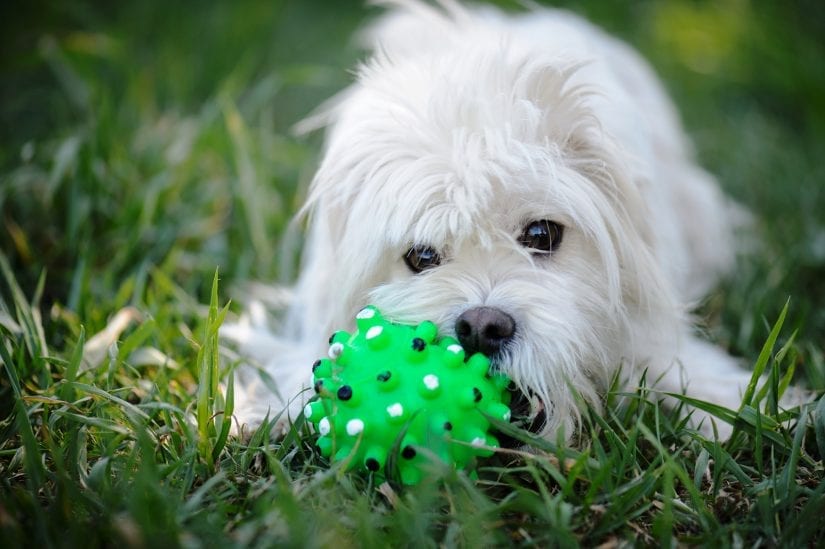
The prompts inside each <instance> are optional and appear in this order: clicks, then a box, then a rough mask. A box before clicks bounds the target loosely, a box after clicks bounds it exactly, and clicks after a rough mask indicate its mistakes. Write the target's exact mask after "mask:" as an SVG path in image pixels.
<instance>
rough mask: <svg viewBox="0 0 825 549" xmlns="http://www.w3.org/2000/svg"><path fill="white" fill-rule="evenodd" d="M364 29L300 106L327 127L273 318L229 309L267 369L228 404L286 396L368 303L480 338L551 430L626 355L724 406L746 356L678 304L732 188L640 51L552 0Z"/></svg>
mask: <svg viewBox="0 0 825 549" xmlns="http://www.w3.org/2000/svg"><path fill="white" fill-rule="evenodd" d="M368 34H369V37H370V39H371V43H372V48H373V51H374V55H373V57H372V59H371V60H370V61H368V62H367V63H366V64H365V65H364V66H362V67H361V68H360V70H359V71H358V78H357V81H356V83H355V84H353V85H352V86H351V87H350V88H349V89H347V90H346V91H345V92H343V93H342V94H341V95H340V96H339V97H338V98H336V99H335V100H334V101H332V102H331V104H330V105H329V106H327V108H325V109H324V112H322V113H321V114H320V115H318V116H316V117H314V118H313V119H312V120H311V121H310V122H309V125H315V126H326V127H327V128H328V130H327V144H326V150H325V154H324V157H323V161H322V162H321V165H320V168H319V169H318V172H317V175H316V176H315V178H314V180H313V182H312V185H311V188H310V190H309V196H308V199H307V202H306V206H305V207H304V210H303V212H302V213H303V214H308V216H309V220H310V224H309V235H308V240H307V242H306V248H305V257H304V263H303V268H302V271H301V274H300V278H299V280H298V283H297V287H296V291H295V294H294V299H293V301H292V302H291V305H290V309H289V313H288V315H287V316H286V321H285V324H284V325H285V326H286V328H276V329H274V330H273V329H272V326H271V322H270V321H269V320H268V319H266V318H265V315H264V314H263V313H262V312H261V309H260V308H256V307H252V309H251V312H250V314H248V315H246V316H245V318H243V319H242V320H241V321H240V322H239V323H237V324H235V325H232V326H227V327H226V328H225V329H224V335H225V336H228V337H230V338H232V339H234V340H236V341H238V342H240V344H241V348H242V351H243V352H244V353H246V355H247V356H250V357H252V358H254V359H255V360H257V361H258V362H259V363H260V364H261V365H262V368H263V370H264V371H265V372H266V373H267V374H268V377H269V378H270V381H269V382H268V383H264V382H263V381H262V380H261V379H259V378H258V376H257V374H254V373H253V375H250V372H249V371H247V372H245V373H243V376H244V377H243V379H242V380H241V381H242V383H241V386H242V390H241V391H240V394H239V395H238V402H237V408H236V414H237V417H238V418H239V420H240V422H242V423H248V424H253V425H254V424H255V423H258V422H260V421H261V420H262V419H263V418H264V417H265V416H266V415H267V414H269V415H270V417H274V416H276V415H277V414H278V413H280V412H282V411H283V410H284V408H285V407H287V405H289V407H288V410H287V412H288V413H285V414H283V415H282V416H281V418H282V421H281V426H283V425H284V421H285V420H286V419H287V418H292V419H294V418H295V417H297V414H298V413H299V412H300V410H301V408H302V406H303V404H304V402H305V401H306V399H308V398H309V397H310V396H311V395H312V391H311V390H310V391H304V392H303V393H302V390H305V389H308V388H309V384H310V378H311V371H310V365H311V364H312V363H313V361H314V360H315V358H317V357H320V356H323V355H324V354H325V353H326V347H327V338H328V336H329V334H330V333H332V332H333V331H335V330H338V329H352V323H353V317H354V315H355V314H356V313H357V311H358V310H359V309H360V308H361V307H362V306H364V305H366V304H368V303H372V304H375V305H377V306H378V307H379V308H380V309H381V310H382V311H383V312H384V313H385V315H386V316H387V317H388V318H391V319H393V320H396V321H403V322H421V321H423V320H425V319H429V320H432V321H434V322H435V323H436V324H437V325H438V326H439V327H440V329H441V330H442V332H443V334H442V335H454V336H456V337H457V338H458V339H459V340H460V341H461V342H462V343H463V344H464V346H465V347H466V348H467V350H468V351H469V352H472V351H483V352H485V353H486V354H488V355H489V356H491V357H492V361H493V364H494V367H496V368H498V369H499V370H502V371H504V372H506V373H507V374H508V375H509V376H510V377H511V378H512V379H513V381H514V382H515V384H516V385H517V387H518V389H519V390H520V391H522V392H523V393H524V394H525V395H529V396H530V400H531V402H532V404H533V415H538V417H539V418H541V420H540V421H539V422H538V423H537V424H536V425H534V428H535V429H536V430H537V431H539V432H540V433H541V434H542V435H544V436H547V437H549V438H555V437H556V436H557V435H558V432H559V430H560V429H563V430H564V431H563V433H564V435H565V436H567V437H568V438H569V437H570V436H571V435H572V434H574V433H575V431H576V428H577V427H578V424H579V421H580V414H581V411H582V410H581V407H582V406H583V405H584V404H583V403H587V404H589V405H592V406H593V407H595V408H597V409H598V408H599V405H600V402H601V399H602V396H603V394H604V391H605V389H606V386H607V384H608V382H609V381H610V380H611V378H612V377H613V376H614V375H615V374H616V372H617V371H619V368H621V371H622V372H623V373H624V379H625V380H626V381H628V382H630V383H637V382H638V381H639V379H640V377H641V375H642V372H643V371H644V370H645V369H646V370H647V377H646V379H647V381H648V383H649V384H651V385H655V387H656V388H657V389H661V390H662V391H672V392H681V391H686V393H687V394H688V395H691V396H693V397H697V398H700V399H704V400H709V401H713V402H716V403H719V404H722V405H724V406H727V407H730V408H737V407H738V406H739V404H740V397H741V394H742V392H743V390H744V388H745V386H746V385H747V383H748V381H749V379H750V374H749V373H748V372H746V371H744V370H742V369H740V368H739V367H738V365H737V363H736V361H735V360H734V359H732V358H731V357H730V356H728V355H727V354H726V353H725V352H723V351H722V350H721V349H718V348H716V347H714V346H712V345H710V344H708V343H706V342H703V341H701V340H700V339H698V338H697V337H696V335H695V333H694V330H693V328H692V326H691V323H690V321H689V318H688V316H687V314H686V312H687V311H688V310H689V306H690V305H691V304H693V303H695V302H696V301H697V300H698V299H700V298H701V297H702V296H703V295H705V293H706V292H707V291H708V290H709V289H710V288H711V287H712V285H713V284H714V283H715V282H716V281H717V280H718V278H719V277H720V275H722V274H724V273H725V272H726V271H727V270H729V269H730V267H731V266H732V264H733V256H734V250H733V239H732V235H731V233H732V230H733V225H734V224H735V223H734V219H735V218H736V217H737V216H741V210H738V209H737V208H736V206H735V205H733V204H731V203H729V202H728V201H727V200H726V199H725V198H724V197H723V195H722V193H721V192H720V190H719V189H718V188H717V186H716V183H715V182H714V180H713V179H712V178H711V177H710V176H709V175H708V174H707V173H706V172H704V171H703V170H702V169H701V168H700V167H699V166H697V165H696V163H695V161H694V159H693V156H692V154H691V149H690V146H689V144H688V143H687V142H686V139H685V135H684V133H683V131H682V129H681V127H680V124H679V121H678V119H677V116H676V114H675V112H674V109H673V107H672V106H671V103H670V102H669V101H668V98H667V97H666V96H665V93H664V92H663V90H662V87H661V86H660V84H659V83H658V82H657V80H656V78H655V77H654V75H653V73H652V72H651V69H650V68H649V67H648V65H647V64H646V63H645V62H644V61H643V60H642V59H641V58H640V57H639V56H638V55H637V54H636V53H635V52H634V51H632V50H631V49H630V48H629V47H628V46H626V45H624V44H623V43H621V42H619V41H617V40H615V39H613V38H610V37H609V36H606V35H605V34H603V33H602V32H600V31H599V30H598V29H596V28H594V27H593V26H591V25H589V24H588V23H586V22H585V21H582V20H581V19H579V18H578V17H575V16H573V15H571V14H569V13H565V12H560V11H555V10H549V9H535V10H533V11H530V12H529V13H523V14H519V15H505V14H502V13H500V12H498V11H495V10H493V9H491V8H475V9H465V8H462V7H459V6H457V5H454V4H453V3H452V2H449V1H444V2H442V5H441V6H439V7H437V8H436V7H430V6H427V5H424V4H420V3H417V2H413V1H410V2H406V1H399V2H392V6H391V9H390V11H389V13H388V14H387V15H385V16H384V18H382V19H381V20H380V21H379V23H378V24H377V25H375V26H374V27H373V28H372V29H371V31H370V32H369V33H368ZM736 212H740V213H739V214H737V213H736ZM264 377H265V378H266V377H267V376H264ZM273 381H274V383H273ZM273 385H274V386H273ZM576 395H578V397H577V396H576ZM539 412H541V414H539ZM694 417H695V418H697V419H701V420H703V428H704V429H705V430H706V432H709V429H710V424H709V421H708V418H706V417H704V416H702V415H701V414H699V413H697V414H695V416H694ZM719 428H720V430H721V432H722V433H723V434H725V433H727V432H728V427H727V426H725V425H719Z"/></svg>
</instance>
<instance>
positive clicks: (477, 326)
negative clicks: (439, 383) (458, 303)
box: [455, 307, 516, 356]
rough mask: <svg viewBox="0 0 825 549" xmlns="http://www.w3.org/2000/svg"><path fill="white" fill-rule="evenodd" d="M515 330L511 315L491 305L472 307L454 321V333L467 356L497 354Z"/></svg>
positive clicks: (514, 322)
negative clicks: (478, 353) (477, 353)
mask: <svg viewBox="0 0 825 549" xmlns="http://www.w3.org/2000/svg"><path fill="white" fill-rule="evenodd" d="M515 332H516V321H515V320H513V317H511V316H510V315H508V314H507V313H505V312H504V311H502V310H501V309H496V308H493V307H473V308H472V309H468V310H466V311H464V312H463V313H461V315H460V316H459V317H458V319H457V320H456V321H455V334H456V337H458V341H459V342H460V343H461V346H462V347H464V351H465V352H466V353H467V356H470V355H471V354H473V353H476V352H481V353H484V354H485V355H488V356H493V355H495V354H497V353H498V352H499V351H500V350H501V348H502V347H504V344H505V343H507V342H508V341H510V339H512V337H513V334H514V333H515Z"/></svg>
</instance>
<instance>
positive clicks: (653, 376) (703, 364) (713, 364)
mask: <svg viewBox="0 0 825 549" xmlns="http://www.w3.org/2000/svg"><path fill="white" fill-rule="evenodd" d="M752 375H753V373H752V372H751V371H749V370H746V369H744V368H742V364H741V362H740V361H739V360H737V359H735V358H734V357H732V356H730V355H729V354H727V353H726V352H725V351H723V350H722V349H720V348H719V347H717V346H715V345H712V344H710V343H708V342H706V341H702V340H700V339H698V338H696V337H693V336H688V337H687V338H686V341H684V342H683V345H682V348H681V352H680V354H679V356H678V357H677V359H676V360H675V361H674V362H673V363H672V364H671V365H670V366H668V367H665V368H662V369H658V371H657V369H656V368H651V369H649V370H648V380H649V382H650V383H651V385H653V387H654V388H655V389H656V390H660V391H664V392H668V393H682V394H685V395H687V396H689V397H691V398H695V399H699V400H704V401H707V402H711V403H713V404H718V405H720V406H724V407H725V408H728V409H731V410H734V411H736V410H738V409H739V407H740V406H741V404H742V397H743V395H744V394H745V391H746V389H747V386H748V384H749V383H750V381H751V378H752ZM766 381H767V380H766V379H765V378H763V379H761V380H760V381H759V384H758V387H761V386H762V384H764V383H765V382H766ZM805 400H806V397H805V394H804V391H800V390H797V389H795V388H793V387H790V388H788V390H787V391H786V393H785V394H784V395H783V396H782V399H781V400H780V402H779V405H780V407H782V408H789V407H793V406H796V405H798V404H800V403H802V402H804V401H805ZM669 401H670V403H672V404H676V403H677V402H678V401H677V400H676V399H669ZM691 419H692V423H693V425H694V426H696V427H697V428H698V429H699V430H700V431H701V432H702V434H704V435H705V436H708V437H711V436H713V424H714V423H715V424H716V429H717V432H718V434H719V438H720V439H721V440H724V439H727V438H728V437H730V435H731V433H732V431H733V426H732V425H730V424H728V423H726V422H724V421H722V420H720V419H718V418H715V417H713V416H712V415H711V414H708V413H706V412H704V411H702V410H697V409H693V410H692V415H691Z"/></svg>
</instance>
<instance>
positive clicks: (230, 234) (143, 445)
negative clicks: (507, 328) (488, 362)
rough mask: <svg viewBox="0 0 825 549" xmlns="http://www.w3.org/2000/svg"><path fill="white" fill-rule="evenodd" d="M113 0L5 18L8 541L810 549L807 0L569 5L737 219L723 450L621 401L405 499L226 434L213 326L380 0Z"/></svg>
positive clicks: (722, 304) (821, 57)
mask: <svg viewBox="0 0 825 549" xmlns="http://www.w3.org/2000/svg"><path fill="white" fill-rule="evenodd" d="M501 3H504V2H501ZM133 4H134V5H129V6H127V5H123V6H119V7H118V8H116V9H115V8H113V7H111V6H109V5H108V4H106V3H99V2H90V1H83V2H72V3H63V4H61V5H43V6H38V5H36V4H34V5H32V4H25V5H23V4H21V5H20V6H14V5H13V4H6V5H4V7H3V8H0V9H2V10H7V13H4V14H3V16H1V17H0V21H2V23H0V25H3V29H2V31H3V32H0V40H2V44H0V45H2V51H3V52H4V56H3V57H2V59H0V70H1V71H2V79H0V82H2V84H0V97H2V99H3V100H2V101H0V116H2V124H0V138H1V139H2V141H0V143H2V147H0V217H2V224H3V228H2V230H0V251H1V252H2V254H1V255H0V362H2V366H1V367H0V368H1V369H2V372H3V373H2V374H0V539H2V541H3V543H2V544H3V546H8V547H18V546H32V545H37V546H79V545H83V546H88V547H95V546H111V545H114V544H125V545H128V546H187V547H196V546H228V545H231V546H272V545H300V546H330V545H339V546H361V545H364V546H378V545H381V546H383V545H387V544H392V545H410V546H433V545H444V546H455V545H463V546H480V545H506V544H518V545H522V544H523V545H542V546H546V545H551V546H552V545H558V546H575V545H584V546H593V545H599V544H606V545H608V546H612V545H619V544H623V543H625V542H630V543H639V544H642V545H665V546H673V545H677V544H687V545H693V544H697V545H701V544H706V545H720V546H738V545H742V544H753V545H770V546H773V545H779V546H788V547H797V546H804V545H816V544H818V543H821V541H820V540H821V539H825V523H823V522H822V519H821V517H822V514H823V511H825V482H823V477H825V472H824V470H823V456H825V400H822V399H820V400H818V401H814V402H812V403H811V404H810V405H809V406H807V407H805V408H803V409H802V410H791V411H782V410H778V409H777V406H776V396H777V394H778V393H779V392H780V391H781V388H782V387H783V386H784V385H785V383H786V382H787V381H788V380H789V379H790V376H793V379H794V382H795V383H798V384H801V385H805V386H807V387H810V388H812V389H815V390H818V391H822V389H823V388H825V354H824V353H825V347H824V346H823V343H822V342H823V341H825V338H823V336H825V283H823V282H822V281H823V280H825V222H823V217H822V213H821V212H822V211H825V191H823V189H824V188H823V187H822V181H823V180H825V168H823V166H822V163H821V162H820V158H819V156H820V151H821V150H822V146H823V136H825V101H823V100H822V97H825V95H823V92H825V76H823V73H822V72H821V71H815V70H810V68H811V67H819V66H822V64H823V62H825V46H823V44H822V42H821V40H820V39H819V38H817V37H818V33H819V31H818V29H817V27H816V25H817V21H821V19H822V15H823V14H822V13H821V11H822V8H821V7H820V6H819V4H818V3H816V2H799V3H797V4H794V5H789V4H780V3H775V4H770V5H764V4H760V5H759V6H752V5H750V4H749V3H748V2H721V3H696V2H686V1H681V0H669V1H666V2H639V3H637V4H633V5H624V4H621V3H590V4H586V5H585V6H583V7H579V8H577V9H580V10H581V11H583V12H585V13H586V14H587V15H588V16H590V17H591V18H592V19H593V20H594V21H596V22H598V23H600V24H601V25H603V26H605V27H607V28H608V29H610V30H611V31H612V32H614V33H616V34H618V35H619V36H622V37H623V38H625V39H627V40H629V41H631V42H632V43H633V44H634V45H636V46H637V47H639V48H640V49H641V50H642V51H643V52H644V53H645V54H647V55H648V56H649V57H650V58H651V59H652V61H653V62H654V64H655V65H656V67H657V69H658V70H659V71H660V73H661V74H662V75H663V76H664V78H665V81H666V85H667V86H668V88H669V90H670V91H671V93H672V94H673V95H674V97H675V98H676V101H677V103H678V104H679V106H680V109H681V111H682V112H683V114H684V118H685V122H686V125H687V126H688V129H689V131H690V133H691V134H692V135H693V137H694V140H695V142H696V144H697V152H698V154H699V157H700V159H701V160H702V162H703V164H704V165H706V166H707V167H708V168H709V169H710V170H711V171H713V172H714V173H716V174H718V175H719V177H720V180H721V181H722V183H723V185H724V186H725V188H726V189H727V190H728V192H729V193H730V194H731V195H733V196H735V197H736V198H737V199H738V200H740V201H741V202H742V203H743V204H745V205H747V206H748V207H749V208H750V209H751V210H752V211H753V212H754V214H755V217H756V219H757V220H758V222H757V227H756V238H755V246H754V248H755V249H754V251H753V253H751V254H749V255H748V256H747V257H743V258H742V260H741V261H740V264H739V268H738V271H737V273H736V276H735V277H734V278H733V280H731V281H730V282H728V283H726V284H724V285H723V286H722V287H721V288H720V290H719V291H718V292H717V293H716V294H714V295H713V296H712V297H711V298H709V299H708V301H707V302H706V303H705V304H704V305H703V308H702V309H701V311H700V314H701V317H702V318H703V319H704V321H705V324H706V330H707V332H708V335H709V337H711V338H712V339H715V340H717V341H718V342H720V344H722V345H724V346H726V347H728V348H730V349H732V351H733V352H735V353H737V354H739V355H741V356H744V357H746V359H748V360H749V361H750V362H751V363H752V364H753V365H754V368H755V369H756V370H764V371H765V372H767V373H768V379H769V380H770V381H769V382H768V383H767V384H766V385H765V386H764V387H759V386H754V387H753V390H752V391H749V394H748V395H746V399H745V400H744V401H743V404H742V406H741V407H740V409H738V410H725V409H720V408H718V407H712V406H709V405H706V404H701V403H697V404H698V405H699V406H704V407H705V409H706V410H707V411H709V412H711V413H713V414H714V415H715V416H717V417H718V418H719V421H731V422H734V423H735V425H736V426H737V432H736V434H735V435H734V437H732V439H731V440H729V441H727V442H725V443H719V442H717V441H714V440H709V439H706V438H704V437H702V436H700V435H699V434H698V433H696V432H694V431H692V430H691V429H690V428H689V427H688V426H687V425H686V422H685V416H686V410H685V409H677V410H668V409H664V408H661V407H658V406H656V405H655V400H656V396H657V395H655V394H650V393H648V392H647V391H646V390H644V389H641V390H639V391H638V392H635V393H631V394H623V393H621V392H619V391H612V392H611V393H610V394H609V395H608V403H607V404H608V405H607V406H606V410H607V412H606V413H605V414H603V415H598V414H595V413H593V414H589V415H588V417H587V426H586V429H585V432H586V435H587V441H588V442H587V443H586V444H584V445H583V446H582V447H580V448H578V449H575V450H574V449H570V448H566V447H564V446H562V445H559V444H553V443H551V442H548V441H540V440H532V439H531V438H530V435H529V434H527V433H523V432H515V433H512V434H513V435H514V436H517V437H521V438H522V439H523V440H525V441H529V442H532V444H533V445H534V447H535V448H536V451H535V453H531V454H525V453H520V452H514V451H509V452H501V453H499V454H498V455H496V456H495V457H494V458H492V459H490V460H489V461H487V462H486V463H484V465H483V467H482V468H481V469H480V471H479V477H480V478H479V480H478V481H477V482H474V481H471V480H470V479H468V478H467V476H466V475H464V474H459V473H455V472H451V471H437V472H436V473H435V474H434V475H433V476H432V477H431V478H429V479H428V480H427V481H426V482H424V483H422V484H421V485H420V486H418V487H416V488H414V489H408V490H400V489H398V488H397V487H395V488H393V487H388V486H376V485H375V484H374V483H373V482H372V481H371V479H369V478H363V477H358V476H353V475H348V474H343V473H342V472H341V471H339V470H338V469H337V468H336V467H334V466H333V467H331V468H330V467H329V466H328V464H326V463H324V461H323V460H322V459H321V458H320V457H319V456H318V455H317V453H316V452H315V451H314V449H313V445H312V438H311V436H309V435H308V433H307V432H306V431H305V429H304V428H303V427H302V426H300V425H299V426H297V427H296V428H295V430H294V431H293V432H292V433H291V435H290V436H289V437H287V439H285V440H284V441H283V442H272V441H269V440H268V439H267V437H266V436H265V433H266V431H267V430H266V426H263V427H262V428H261V429H260V430H258V431H257V432H256V433H254V434H253V436H252V437H250V439H249V440H247V441H239V440H236V439H233V438H232V437H228V436H227V425H228V423H227V421H228V420H229V418H230V416H231V410H232V397H231V395H232V391H231V379H232V377H231V370H232V368H233V367H234V366H235V365H236V363H237V360H238V358H237V356H235V355H234V354H233V351H232V349H228V348H225V347H223V346H222V344H221V342H220V341H219V340H218V338H217V337H216V332H217V328H218V326H219V325H220V323H221V321H222V319H223V318H224V316H225V315H233V314H236V313H237V312H238V311H239V309H240V307H239V305H238V304H231V305H229V307H228V308H227V304H228V303H229V295H231V293H232V290H233V289H234V288H236V287H238V286H240V285H242V284H243V282H244V281H246V280H249V279H255V278H257V279H264V280H278V279H284V278H289V277H290V276H291V272H290V270H289V268H285V267H283V265H287V266H288V265H289V264H290V263H291V262H290V261H289V259H290V258H289V256H288V254H287V257H286V260H283V259H284V258H283V257H281V256H282V254H281V252H280V251H279V247H278V246H279V242H280V236H281V235H282V234H283V231H284V228H285V225H286V223H287V221H288V216H289V214H290V212H292V211H294V209H295V206H296V201H297V200H299V199H300V196H301V193H302V189H303V188H304V186H305V184H306V182H307V180H308V177H309V176H310V175H311V173H312V168H313V165H314V162H315V159H316V157H317V150H318V147H319V140H318V138H317V136H316V137H313V138H310V139H297V138H294V137H292V136H291V135H290V134H289V132H288V129H289V127H290V125H291V124H293V123H295V122H297V121H298V120H299V119H300V118H301V117H302V116H304V115H305V114H306V113H308V112H309V111H310V110H311V108H312V107H313V106H314V105H316V104H317V103H318V102H320V101H321V100H322V99H324V98H325V97H328V96H329V95H331V94H332V93H333V92H334V91H335V90H336V89H339V88H340V87H341V86H343V85H345V84H346V82H347V80H348V78H349V77H348V75H347V73H346V72H345V70H344V69H345V68H346V67H349V66H351V64H352V62H353V61H354V60H355V59H356V58H357V57H358V52H357V50H356V49H355V48H354V47H352V46H351V42H349V38H348V37H349V36H350V35H351V32H352V31H353V30H354V29H355V28H357V26H358V24H359V23H360V22H361V21H362V20H363V18H364V17H365V15H368V14H369V13H371V11H370V10H364V9H362V8H361V7H360V5H358V4H357V3H354V2H353V3H345V2H340V3H335V4H334V5H331V4H329V3H326V4H325V3H323V2H320V1H318V2H266V3H264V2H251V1H241V2H234V3H208V4H203V3H195V2H181V3H177V4H175V5H167V4H163V5H162V6H161V5H160V4H157V3H154V2H141V3H133ZM508 5H510V4H508ZM12 7H13V8H15V9H11V8H12ZM817 10H818V12H817ZM159 14H163V17H160V16H159ZM342 45H345V46H347V47H342ZM282 260H283V261H282ZM216 268H217V269H218V270H217V273H216ZM502 429H505V430H506V429H507V427H506V426H502Z"/></svg>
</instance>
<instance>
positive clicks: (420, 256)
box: [404, 246, 441, 273]
mask: <svg viewBox="0 0 825 549" xmlns="http://www.w3.org/2000/svg"><path fill="white" fill-rule="evenodd" d="M404 263H406V264H407V267H409V268H410V270H411V271H412V272H414V273H420V272H421V271H425V270H427V269H432V268H433V267H437V266H439V265H441V256H440V255H438V252H437V251H435V250H434V249H433V248H431V247H429V246H413V247H412V248H410V249H409V250H407V253H405V254H404Z"/></svg>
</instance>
